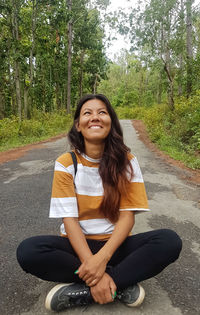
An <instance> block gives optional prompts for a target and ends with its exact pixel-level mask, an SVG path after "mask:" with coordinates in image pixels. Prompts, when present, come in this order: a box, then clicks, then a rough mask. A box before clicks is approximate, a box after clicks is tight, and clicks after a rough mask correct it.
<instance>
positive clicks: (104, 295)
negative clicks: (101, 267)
mask: <svg viewBox="0 0 200 315" xmlns="http://www.w3.org/2000/svg"><path fill="white" fill-rule="evenodd" d="M116 290H117V287H116V285H115V283H114V281H113V279H112V278H111V277H110V276H109V275H108V274H107V273H106V272H105V273H104V275H103V277H102V278H101V279H100V280H99V282H98V283H97V284H96V285H95V286H93V287H90V292H91V295H92V297H93V299H94V301H95V302H97V303H99V304H106V303H110V302H113V300H114V297H115V295H116Z"/></svg>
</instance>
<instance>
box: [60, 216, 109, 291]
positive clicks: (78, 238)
mask: <svg viewBox="0 0 200 315" xmlns="http://www.w3.org/2000/svg"><path fill="white" fill-rule="evenodd" d="M63 223H64V226H65V230H66V232H67V235H68V238H69V241H70V243H71V245H72V247H73V249H74V251H75V252H76V254H77V255H78V257H79V259H80V261H81V263H82V264H81V266H80V267H79V269H78V272H77V274H78V276H79V277H80V278H81V279H82V280H83V281H85V282H86V284H88V285H95V284H96V283H97V282H98V281H99V280H100V279H101V277H102V276H103V274H104V272H105V270H106V264H107V260H106V259H105V258H104V257H103V256H101V259H100V257H99V256H97V255H93V254H92V252H91V250H90V248H89V246H88V244H87V241H86V238H85V235H84V234H83V232H82V230H81V227H80V225H79V222H78V219H77V218H71V217H69V218H63ZM94 279H96V280H95V281H94ZM92 282H93V283H92Z"/></svg>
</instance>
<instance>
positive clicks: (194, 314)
mask: <svg viewBox="0 0 200 315" xmlns="http://www.w3.org/2000/svg"><path fill="white" fill-rule="evenodd" d="M121 123H122V126H123V129H124V135H125V139H126V143H127V145H128V146H129V147H131V150H132V152H133V153H135V155H136V156H137V158H138V160H139V162H140V166H141V168H142V171H143V175H144V179H145V183H146V188H147V193H148V197H149V203H150V208H151V209H152V212H151V213H145V214H141V215H138V216H137V217H136V226H135V228H134V231H135V232H143V231H148V230H152V229H156V228H165V227H166V228H172V229H174V230H175V231H177V232H178V234H179V235H180V236H181V237H182V239H183V244H184V246H183V251H182V254H181V257H180V259H179V260H178V261H177V262H176V263H174V264H173V265H171V266H169V267H168V268H167V269H166V270H165V271H164V272H162V273H161V274H160V275H158V276H157V277H155V278H153V279H149V280H147V281H145V282H143V286H144V288H145V291H146V299H145V301H144V303H143V305H142V306H141V307H140V308H138V309H134V310H132V309H130V308H128V307H126V306H124V305H122V304H120V303H119V302H117V301H116V302H114V303H112V304H109V305H103V306H101V305H93V306H89V307H88V309H87V310H85V313H86V314H88V315H95V314H98V315H99V314H115V315H122V314H133V313H134V315H143V314H145V315H153V314H154V315H184V314H188V315H199V314H200V204H199V201H198V197H199V195H200V194H199V187H197V186H195V185H191V184H188V183H186V182H184V181H181V180H180V179H179V178H178V177H177V169H176V168H175V167H172V166H169V165H166V164H165V163H164V162H163V161H162V160H160V158H159V157H157V156H156V155H155V154H154V153H152V152H150V151H149V150H148V149H147V148H146V147H145V146H144V144H143V143H142V142H140V141H139V140H138V137H137V134H136V132H135V130H134V129H133V127H132V124H131V122H130V121H128V120H124V121H122V122H121ZM66 150H69V148H68V145H67V142H66V139H64V138H63V139H59V140H57V141H55V142H51V143H46V144H44V145H43V147H42V148H38V149H34V150H31V151H29V152H28V153H27V154H26V155H25V156H24V157H22V158H20V159H18V160H16V161H11V162H7V163H4V164H2V165H1V170H0V203H1V220H0V253H1V256H0V257H1V259H0V314H2V315H13V314H17V315H19V314H20V315H47V314H51V312H48V311H46V310H45V308H44V299H45V295H46V294H47V292H48V290H49V289H50V288H51V287H52V283H50V282H44V281H41V280H38V279H37V278H35V277H33V276H31V275H28V274H25V273H24V272H23V271H22V270H21V269H20V268H19V266H18V264H17V262H16V258H15V250H16V247H17V244H18V243H19V242H20V241H21V240H23V239H24V238H26V237H29V236H32V235H40V234H57V233H58V228H59V224H60V221H59V220H55V219H48V210H49V200H50V193H51V181H52V175H53V165H54V160H55V159H56V157H57V156H59V155H60V154H61V153H63V152H65V151H66ZM183 172H184V171H183ZM178 173H179V174H180V170H179V172H178ZM149 259H151V257H149ZM81 312H82V308H81V309H80V308H76V309H73V310H69V311H66V312H64V313H62V314H72V315H75V314H80V313H81ZM52 314H53V313H52Z"/></svg>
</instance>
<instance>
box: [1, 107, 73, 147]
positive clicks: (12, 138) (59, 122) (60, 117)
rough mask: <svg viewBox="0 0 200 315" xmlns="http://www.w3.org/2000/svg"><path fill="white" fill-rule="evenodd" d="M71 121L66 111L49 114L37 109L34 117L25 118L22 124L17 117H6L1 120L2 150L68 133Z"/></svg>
mask: <svg viewBox="0 0 200 315" xmlns="http://www.w3.org/2000/svg"><path fill="white" fill-rule="evenodd" d="M71 123H72V118H71V116H70V115H66V113H65V112H56V113H52V114H49V113H42V112H39V111H36V112H35V113H34V116H33V118H32V119H30V120H24V121H22V123H21V124H20V123H19V122H18V119H17V117H12V118H5V119H3V120H1V121H0V151H1V152H2V151H6V150H9V149H13V148H16V147H21V146H24V145H26V144H33V143H36V142H39V141H42V140H47V139H49V138H51V137H53V136H57V135H59V134H62V133H65V132H66V133H67V131H68V130H69V128H70V126H71Z"/></svg>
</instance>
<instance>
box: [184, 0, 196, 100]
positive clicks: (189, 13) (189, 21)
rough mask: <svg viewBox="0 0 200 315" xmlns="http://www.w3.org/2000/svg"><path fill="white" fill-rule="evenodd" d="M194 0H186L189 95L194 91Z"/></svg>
mask: <svg viewBox="0 0 200 315" xmlns="http://www.w3.org/2000/svg"><path fill="white" fill-rule="evenodd" d="M193 3H194V0H186V3H185V4H186V13H187V14H186V23H187V24H186V30H187V41H186V47H187V97H189V96H190V94H191V92H192V63H193V45H192V37H193V31H192V4H193Z"/></svg>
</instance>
